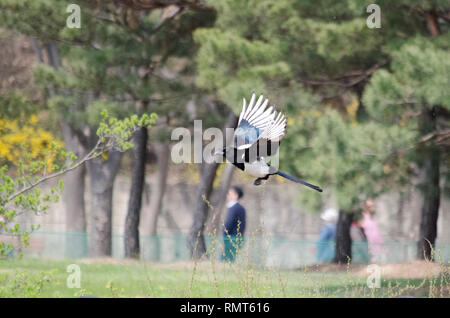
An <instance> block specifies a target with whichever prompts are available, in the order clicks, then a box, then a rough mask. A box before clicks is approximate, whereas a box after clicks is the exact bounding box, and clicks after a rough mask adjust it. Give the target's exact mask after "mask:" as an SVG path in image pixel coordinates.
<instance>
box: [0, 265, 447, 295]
mask: <svg viewBox="0 0 450 318" xmlns="http://www.w3.org/2000/svg"><path fill="white" fill-rule="evenodd" d="M70 264H77V265H79V267H80V270H81V288H68V287H67V283H66V281H67V278H68V276H69V275H70V273H68V272H67V266H68V265H70ZM366 279H367V277H366V276H364V275H358V274H356V273H355V272H352V271H350V270H349V269H348V268H346V267H345V266H344V268H343V269H341V270H338V271H329V270H326V271H318V270H314V269H311V268H306V267H305V268H304V269H299V270H276V269H270V268H269V269H268V268H264V269H263V268H258V267H256V266H253V265H252V264H249V263H247V264H245V263H238V264H229V263H221V262H211V261H204V262H199V263H193V262H184V263H176V264H160V263H149V262H139V261H123V260H122V261H121V260H112V259H106V260H77V261H75V260H46V259H36V258H23V259H13V258H9V259H3V260H0V296H1V297H79V296H84V295H95V296H98V297H225V298H227V297H396V296H401V295H413V296H416V297H448V296H449V294H450V279H449V278H448V271H447V272H445V275H440V276H439V277H436V276H432V277H429V278H422V279H405V278H401V279H399V278H386V279H382V280H381V288H377V289H370V288H368V287H367V285H366Z"/></svg>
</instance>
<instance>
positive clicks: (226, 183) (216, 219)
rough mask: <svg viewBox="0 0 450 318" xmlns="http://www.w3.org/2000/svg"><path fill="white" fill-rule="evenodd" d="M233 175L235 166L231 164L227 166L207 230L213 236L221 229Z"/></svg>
mask: <svg viewBox="0 0 450 318" xmlns="http://www.w3.org/2000/svg"><path fill="white" fill-rule="evenodd" d="M233 173H234V166H233V165H230V164H227V165H225V168H224V171H223V174H222V181H221V185H220V188H219V191H216V192H217V196H216V198H215V200H214V211H213V215H212V217H211V218H210V224H209V226H208V229H207V231H208V233H211V234H213V235H217V234H218V233H219V232H220V229H221V220H222V212H223V208H224V206H225V202H226V197H227V193H228V190H229V189H230V186H231V181H232V180H233Z"/></svg>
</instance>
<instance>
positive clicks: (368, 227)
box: [361, 199, 383, 261]
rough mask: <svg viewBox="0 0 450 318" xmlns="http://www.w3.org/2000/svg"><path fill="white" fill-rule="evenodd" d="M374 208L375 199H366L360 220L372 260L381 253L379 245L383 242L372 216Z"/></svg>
mask: <svg viewBox="0 0 450 318" xmlns="http://www.w3.org/2000/svg"><path fill="white" fill-rule="evenodd" d="M375 208H376V206H375V201H374V200H373V199H368V200H366V202H365V204H364V208H363V219H362V221H361V226H362V227H363V229H364V233H365V235H366V237H367V241H368V243H369V252H370V256H371V260H372V261H373V260H375V258H376V257H377V256H378V255H380V254H381V246H382V244H383V239H382V237H381V235H380V231H379V229H378V224H377V221H376V220H375V218H374V217H373V212H375Z"/></svg>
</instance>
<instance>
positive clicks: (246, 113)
mask: <svg viewBox="0 0 450 318" xmlns="http://www.w3.org/2000/svg"><path fill="white" fill-rule="evenodd" d="M255 100H256V95H255V93H253V94H252V97H251V99H250V103H249V104H248V107H247V108H246V105H247V102H246V100H245V98H244V105H243V108H242V112H241V114H240V116H239V121H238V124H237V127H236V130H235V132H234V136H233V138H234V140H233V146H231V147H225V148H223V150H221V151H218V152H217V153H216V155H221V156H223V157H224V158H225V159H226V160H227V161H228V162H230V163H232V164H233V165H234V166H236V167H237V168H239V169H241V170H243V171H245V172H247V173H249V174H251V175H252V176H254V177H256V178H257V179H256V180H255V181H254V182H253V184H254V185H260V184H261V182H262V180H267V179H268V178H269V177H270V176H271V175H275V174H277V175H279V176H282V177H283V178H286V179H289V180H291V181H294V182H297V183H300V184H303V185H305V186H307V187H310V188H312V189H314V190H316V191H319V192H322V189H321V188H320V187H318V186H315V185H312V184H310V183H308V182H305V181H303V180H299V179H297V178H294V177H292V176H290V175H288V174H286V173H284V172H282V171H280V170H278V169H277V168H276V167H274V166H271V165H270V164H268V163H266V162H265V161H264V158H266V157H271V156H273V155H275V154H276V152H277V150H278V147H279V145H280V142H281V139H282V138H283V137H284V135H285V132H286V118H285V116H284V115H283V114H282V113H281V112H278V113H277V111H276V110H275V109H274V106H270V107H268V108H266V107H267V105H268V103H269V100H268V99H267V98H266V99H265V100H264V96H263V95H261V96H260V97H259V98H258V100H257V101H256V102H255ZM263 100H264V102H263Z"/></svg>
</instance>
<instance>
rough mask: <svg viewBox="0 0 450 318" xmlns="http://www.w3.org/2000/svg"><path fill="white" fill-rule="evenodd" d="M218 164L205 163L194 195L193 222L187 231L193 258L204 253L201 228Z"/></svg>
mask: <svg viewBox="0 0 450 318" xmlns="http://www.w3.org/2000/svg"><path fill="white" fill-rule="evenodd" d="M218 166H219V164H218V163H205V166H204V168H203V174H202V176H201V180H200V185H199V187H198V189H197V194H196V196H195V197H196V201H195V210H194V223H193V224H192V228H191V232H190V233H189V251H190V253H191V257H192V258H193V259H200V258H201V257H202V256H203V255H204V254H205V253H206V244H205V237H204V236H203V230H204V228H205V223H206V220H207V218H208V209H209V204H210V202H209V198H210V196H211V192H212V189H213V183H214V178H215V177H216V172H217V167H218Z"/></svg>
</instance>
